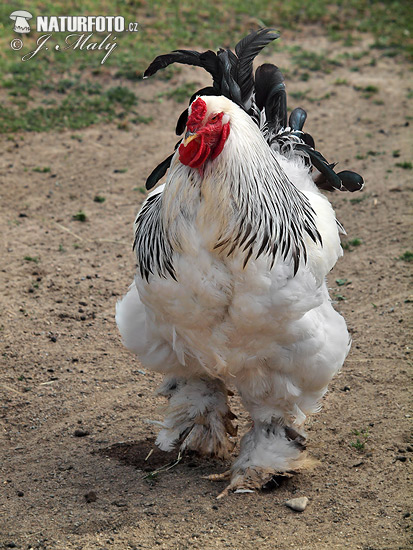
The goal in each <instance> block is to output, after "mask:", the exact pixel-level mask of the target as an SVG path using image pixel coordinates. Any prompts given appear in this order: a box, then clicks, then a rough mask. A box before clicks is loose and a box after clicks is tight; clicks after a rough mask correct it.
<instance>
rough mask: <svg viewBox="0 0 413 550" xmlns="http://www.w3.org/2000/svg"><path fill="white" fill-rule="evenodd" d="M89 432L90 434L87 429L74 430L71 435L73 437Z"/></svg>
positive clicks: (83, 435)
mask: <svg viewBox="0 0 413 550" xmlns="http://www.w3.org/2000/svg"><path fill="white" fill-rule="evenodd" d="M89 434H90V432H88V431H87V430H75V431H74V432H73V435H74V436H75V437H86V436H87V435H89Z"/></svg>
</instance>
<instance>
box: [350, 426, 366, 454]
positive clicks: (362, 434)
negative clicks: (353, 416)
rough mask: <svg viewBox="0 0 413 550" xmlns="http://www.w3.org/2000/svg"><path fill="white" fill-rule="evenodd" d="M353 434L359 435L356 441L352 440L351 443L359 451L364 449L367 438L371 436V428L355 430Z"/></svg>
mask: <svg viewBox="0 0 413 550" xmlns="http://www.w3.org/2000/svg"><path fill="white" fill-rule="evenodd" d="M353 435H355V436H358V437H357V439H356V441H352V442H351V443H350V445H351V446H352V447H354V448H355V449H356V450H357V451H364V449H365V447H366V443H367V440H368V438H369V430H368V429H365V430H353Z"/></svg>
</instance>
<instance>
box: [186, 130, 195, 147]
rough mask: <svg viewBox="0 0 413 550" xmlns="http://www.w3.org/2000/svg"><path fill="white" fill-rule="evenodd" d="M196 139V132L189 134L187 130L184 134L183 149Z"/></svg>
mask: <svg viewBox="0 0 413 550" xmlns="http://www.w3.org/2000/svg"><path fill="white" fill-rule="evenodd" d="M196 137H198V134H197V133H196V132H190V131H189V130H187V132H186V133H185V139H184V147H186V146H187V145H188V143H191V141H192V140H193V139H195V138H196Z"/></svg>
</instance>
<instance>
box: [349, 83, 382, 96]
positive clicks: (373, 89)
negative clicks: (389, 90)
mask: <svg viewBox="0 0 413 550" xmlns="http://www.w3.org/2000/svg"><path fill="white" fill-rule="evenodd" d="M354 89H355V90H356V91H357V92H362V97H363V98H364V99H370V98H371V97H372V96H373V95H374V94H377V93H378V92H379V88H378V87H377V86H373V85H372V84H369V85H368V86H354Z"/></svg>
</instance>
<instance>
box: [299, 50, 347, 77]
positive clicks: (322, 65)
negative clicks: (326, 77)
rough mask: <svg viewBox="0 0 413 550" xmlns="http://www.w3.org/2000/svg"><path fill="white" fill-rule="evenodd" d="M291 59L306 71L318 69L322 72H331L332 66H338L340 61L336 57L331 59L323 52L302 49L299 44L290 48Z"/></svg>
mask: <svg viewBox="0 0 413 550" xmlns="http://www.w3.org/2000/svg"><path fill="white" fill-rule="evenodd" d="M291 50H292V55H291V60H292V63H293V64H294V65H296V66H297V67H298V68H300V69H304V70H306V71H313V72H314V71H318V72H322V73H326V74H327V73H331V71H332V70H333V68H334V67H340V66H341V65H342V63H341V62H340V61H338V60H337V59H332V58H329V57H328V56H327V54H326V53H325V52H323V53H317V52H314V51H309V50H304V49H302V48H301V47H300V46H293V47H292V48H291Z"/></svg>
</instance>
